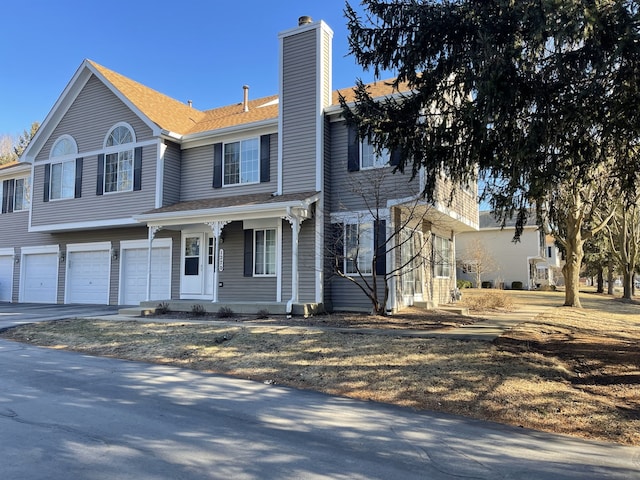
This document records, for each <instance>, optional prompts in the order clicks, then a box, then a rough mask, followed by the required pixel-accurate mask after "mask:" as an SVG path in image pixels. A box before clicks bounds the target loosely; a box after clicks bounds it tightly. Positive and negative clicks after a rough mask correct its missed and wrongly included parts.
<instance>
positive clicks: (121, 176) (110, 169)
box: [104, 123, 136, 193]
mask: <svg viewBox="0 0 640 480" xmlns="http://www.w3.org/2000/svg"><path fill="white" fill-rule="evenodd" d="M135 141H136V139H135V133H134V131H133V128H131V126H129V125H128V124H126V123H119V124H117V125H115V126H114V127H113V128H112V129H111V130H110V131H109V134H108V135H107V138H106V140H105V145H104V146H105V150H106V152H105V160H104V192H105V193H112V192H128V191H130V190H133V173H134V172H133V168H134V150H133V143H134V142H135Z"/></svg>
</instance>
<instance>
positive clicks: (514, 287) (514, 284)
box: [511, 281, 522, 290]
mask: <svg viewBox="0 0 640 480" xmlns="http://www.w3.org/2000/svg"><path fill="white" fill-rule="evenodd" d="M511 289H512V290H522V282H517V281H516V282H511Z"/></svg>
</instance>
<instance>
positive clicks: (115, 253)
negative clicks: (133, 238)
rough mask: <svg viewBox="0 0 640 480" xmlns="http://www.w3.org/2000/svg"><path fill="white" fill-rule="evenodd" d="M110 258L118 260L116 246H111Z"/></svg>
mask: <svg viewBox="0 0 640 480" xmlns="http://www.w3.org/2000/svg"><path fill="white" fill-rule="evenodd" d="M111 259H113V260H118V249H117V248H116V247H111Z"/></svg>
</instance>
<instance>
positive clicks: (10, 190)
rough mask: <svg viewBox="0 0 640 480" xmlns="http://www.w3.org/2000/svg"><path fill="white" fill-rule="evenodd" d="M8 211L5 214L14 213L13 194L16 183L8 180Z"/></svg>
mask: <svg viewBox="0 0 640 480" xmlns="http://www.w3.org/2000/svg"><path fill="white" fill-rule="evenodd" d="M7 182H9V183H8V184H7V211H6V212H5V213H11V212H13V194H14V192H15V187H16V181H15V180H7Z"/></svg>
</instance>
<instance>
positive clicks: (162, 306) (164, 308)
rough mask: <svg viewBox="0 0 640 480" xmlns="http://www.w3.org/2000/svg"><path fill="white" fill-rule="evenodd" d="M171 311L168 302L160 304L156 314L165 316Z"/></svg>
mask: <svg viewBox="0 0 640 480" xmlns="http://www.w3.org/2000/svg"><path fill="white" fill-rule="evenodd" d="M170 311H171V308H170V307H169V304H168V303H167V302H162V303H159V304H158V306H157V307H156V313H157V314H158V315H165V314H167V313H169V312H170Z"/></svg>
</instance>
